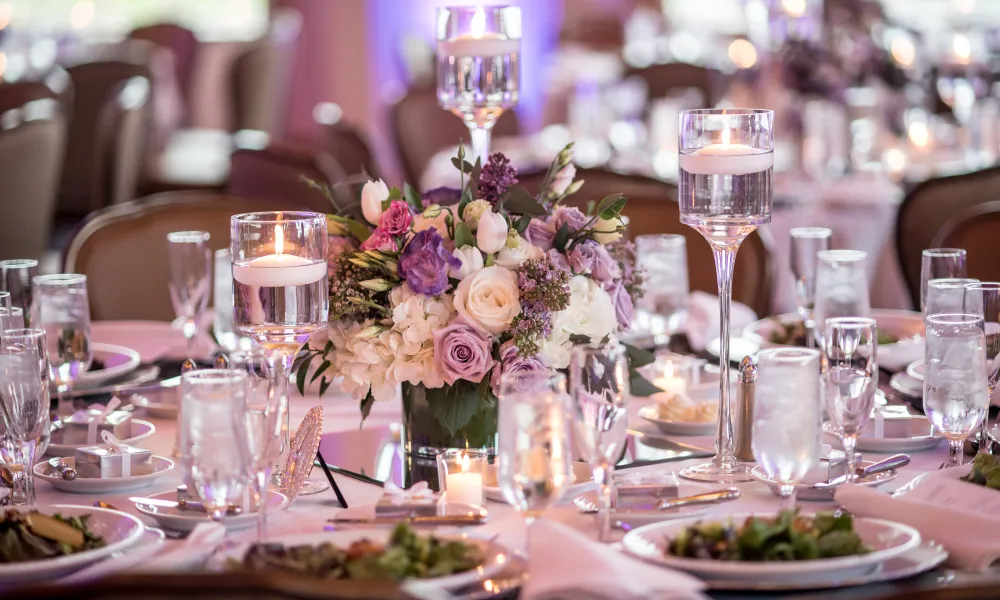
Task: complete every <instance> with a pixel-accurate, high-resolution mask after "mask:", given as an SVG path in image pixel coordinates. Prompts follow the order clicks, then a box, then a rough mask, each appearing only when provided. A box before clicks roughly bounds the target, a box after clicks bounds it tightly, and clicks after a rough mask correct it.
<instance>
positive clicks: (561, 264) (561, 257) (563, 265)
mask: <svg viewBox="0 0 1000 600" xmlns="http://www.w3.org/2000/svg"><path fill="white" fill-rule="evenodd" d="M545 257H546V258H548V259H549V262H550V263H552V265H553V266H554V267H556V268H558V269H565V270H566V271H570V272H572V269H570V268H569V261H568V260H566V255H565V254H563V253H562V252H559V251H558V250H556V249H555V248H553V249H551V250H549V251H548V252H546V253H545Z"/></svg>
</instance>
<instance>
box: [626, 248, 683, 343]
mask: <svg viewBox="0 0 1000 600" xmlns="http://www.w3.org/2000/svg"><path fill="white" fill-rule="evenodd" d="M635 247H636V253H637V257H638V263H639V266H640V267H641V268H642V269H644V270H645V272H646V286H645V288H646V293H645V294H644V295H643V297H642V300H641V301H640V305H639V308H640V316H641V319H642V320H644V321H645V323H643V325H645V327H644V329H645V330H646V331H648V333H650V334H651V335H654V336H658V335H671V334H674V333H676V332H678V331H681V330H682V329H683V328H684V322H685V321H686V320H687V313H688V301H689V297H688V294H689V289H688V267H687V242H686V240H685V239H684V236H683V235H678V234H673V233H669V234H652V235H640V236H637V237H636V238H635Z"/></svg>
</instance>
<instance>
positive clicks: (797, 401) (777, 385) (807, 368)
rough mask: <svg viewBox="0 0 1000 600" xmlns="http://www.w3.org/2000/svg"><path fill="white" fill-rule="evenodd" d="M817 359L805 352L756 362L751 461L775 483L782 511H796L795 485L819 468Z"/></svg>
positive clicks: (769, 354) (778, 352) (766, 354)
mask: <svg viewBox="0 0 1000 600" xmlns="http://www.w3.org/2000/svg"><path fill="white" fill-rule="evenodd" d="M820 356H821V353H820V351H819V350H813V349H809V348H770V349H766V350H761V352H760V354H759V355H758V357H757V384H756V385H757V389H756V395H755V397H754V398H755V399H754V406H753V456H754V458H755V459H756V460H757V463H758V464H759V465H760V466H761V467H762V468H763V469H764V472H765V473H767V475H768V477H770V478H771V479H772V480H773V481H776V482H778V485H779V486H780V487H779V494H780V495H781V498H782V506H781V507H782V508H783V509H787V508H795V484H796V483H797V482H798V481H799V480H801V479H802V478H803V477H805V475H806V473H808V472H809V469H811V468H812V467H813V466H815V465H816V463H818V462H819V457H820V446H821V444H822V442H821V440H822V437H823V405H822V404H823V403H822V400H821V399H820Z"/></svg>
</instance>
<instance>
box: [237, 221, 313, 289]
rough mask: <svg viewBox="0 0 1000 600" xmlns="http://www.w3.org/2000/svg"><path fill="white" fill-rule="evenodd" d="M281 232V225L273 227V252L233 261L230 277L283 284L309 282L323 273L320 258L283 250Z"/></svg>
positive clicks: (256, 283) (249, 282) (246, 281)
mask: <svg viewBox="0 0 1000 600" xmlns="http://www.w3.org/2000/svg"><path fill="white" fill-rule="evenodd" d="M284 246H285V236H284V233H283V231H282V228H281V225H277V226H275V228H274V252H275V253H274V254H268V255H266V256H260V257H257V258H255V259H253V260H251V261H239V262H235V263H233V279H235V280H236V281H237V282H239V283H242V284H243V285H252V286H257V287H287V286H295V285H309V284H310V283H315V282H317V281H319V280H320V279H322V278H323V277H324V276H325V275H326V263H325V262H324V261H315V260H309V259H308V258H303V257H301V256H295V255H293V254H284V253H283V251H284Z"/></svg>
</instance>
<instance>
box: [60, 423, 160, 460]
mask: <svg viewBox="0 0 1000 600" xmlns="http://www.w3.org/2000/svg"><path fill="white" fill-rule="evenodd" d="M155 432H156V426H154V425H153V424H152V423H150V422H149V421H143V420H142V419H132V431H131V435H130V436H129V437H127V438H125V439H124V440H121V443H123V444H128V445H129V446H135V445H136V442H138V441H140V440H144V439H146V438H148V437H149V436H151V435H153V434H154V433H155ZM93 445H94V444H57V443H56V442H50V443H49V447H48V448H46V449H45V454H46V456H66V457H69V456H76V449H77V448H83V447H86V446H93Z"/></svg>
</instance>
